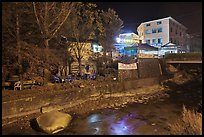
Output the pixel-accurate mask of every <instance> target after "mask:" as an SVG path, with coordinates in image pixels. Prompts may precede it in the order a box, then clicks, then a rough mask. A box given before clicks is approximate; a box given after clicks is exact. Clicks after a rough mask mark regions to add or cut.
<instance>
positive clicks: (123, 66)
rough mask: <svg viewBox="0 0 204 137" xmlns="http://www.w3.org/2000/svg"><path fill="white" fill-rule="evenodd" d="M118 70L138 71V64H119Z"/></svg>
mask: <svg viewBox="0 0 204 137" xmlns="http://www.w3.org/2000/svg"><path fill="white" fill-rule="evenodd" d="M118 69H119V70H131V69H137V64H136V63H131V64H124V63H118Z"/></svg>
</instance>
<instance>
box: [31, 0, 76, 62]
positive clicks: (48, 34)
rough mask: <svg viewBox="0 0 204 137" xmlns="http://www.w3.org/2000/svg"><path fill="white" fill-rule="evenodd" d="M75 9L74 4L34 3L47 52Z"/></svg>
mask: <svg viewBox="0 0 204 137" xmlns="http://www.w3.org/2000/svg"><path fill="white" fill-rule="evenodd" d="M74 7H75V3H73V2H33V10H34V14H35V17H36V22H37V24H38V26H39V28H40V31H41V34H42V36H43V39H44V45H45V48H46V50H48V49H49V41H50V40H51V39H52V38H53V37H54V36H55V34H56V33H57V32H58V31H59V30H60V28H61V26H62V25H63V23H64V22H65V21H66V19H67V17H68V16H69V15H70V13H71V11H72V10H73V9H74ZM47 59H48V57H47Z"/></svg>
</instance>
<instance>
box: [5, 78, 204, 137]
mask: <svg viewBox="0 0 204 137" xmlns="http://www.w3.org/2000/svg"><path fill="white" fill-rule="evenodd" d="M175 81H180V83H178V82H177V83H176V82H175ZM201 82H202V78H200V77H199V78H196V79H194V80H192V77H190V76H185V77H183V76H181V77H174V78H172V79H168V80H166V81H164V82H163V83H162V85H155V86H152V87H146V88H141V89H137V90H136V91H134V90H130V91H124V92H118V93H106V94H95V95H94V94H93V95H92V97H89V98H87V99H85V100H78V101H76V103H73V104H70V105H66V104H65V105H66V108H64V109H61V110H60V111H63V112H66V113H69V114H71V115H72V116H73V117H74V118H77V117H79V116H83V115H88V114H90V113H91V112H94V111H96V110H101V109H109V108H115V109H116V108H123V107H124V108H125V107H126V105H127V104H131V103H138V104H140V103H141V104H143V105H146V104H149V103H151V104H152V103H154V102H158V101H160V102H163V101H165V100H169V101H170V102H174V103H175V104H178V106H179V108H182V105H184V104H185V105H186V106H187V107H188V108H191V109H196V108H197V106H198V104H199V101H200V100H201V98H202V96H201V95H202V94H201V93H202V90H201ZM170 97H171V98H170ZM148 102H149V103H148ZM143 111H148V110H143ZM39 115H40V114H39V113H34V114H32V115H27V116H25V117H19V118H17V119H13V120H12V119H10V120H9V121H7V122H6V120H5V122H4V123H5V124H3V126H2V133H3V134H33V135H40V134H45V133H42V132H39V131H36V130H35V126H33V125H32V124H31V120H32V119H34V118H36V117H37V116H39ZM146 128H147V129H148V127H146ZM144 129H145V128H143V131H145V130H144ZM62 133H63V134H68V133H67V132H62ZM59 134H60V133H59ZM149 134H151V133H149ZM152 134H153V133H152Z"/></svg>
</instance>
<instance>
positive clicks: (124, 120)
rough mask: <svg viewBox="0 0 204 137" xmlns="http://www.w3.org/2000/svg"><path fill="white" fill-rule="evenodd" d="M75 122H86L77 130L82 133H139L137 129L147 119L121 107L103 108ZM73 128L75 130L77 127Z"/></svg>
mask: <svg viewBox="0 0 204 137" xmlns="http://www.w3.org/2000/svg"><path fill="white" fill-rule="evenodd" d="M75 122H76V123H84V124H82V125H81V127H82V128H81V129H78V130H77V131H78V132H80V134H89V135H91V134H92V135H94V134H95V135H133V134H134V135H137V134H139V133H138V131H137V129H138V128H139V127H140V126H141V125H144V124H146V123H145V121H142V120H140V119H139V116H138V114H137V112H127V111H123V112H121V110H120V109H118V110H114V109H112V110H111V109H105V110H101V111H100V112H97V113H94V114H91V115H89V116H88V117H87V118H84V119H81V120H80V119H78V120H76V121H75ZM78 126H79V125H78ZM78 126H76V127H78ZM71 130H72V131H73V130H75V128H72V129H71ZM75 131H76V130H75Z"/></svg>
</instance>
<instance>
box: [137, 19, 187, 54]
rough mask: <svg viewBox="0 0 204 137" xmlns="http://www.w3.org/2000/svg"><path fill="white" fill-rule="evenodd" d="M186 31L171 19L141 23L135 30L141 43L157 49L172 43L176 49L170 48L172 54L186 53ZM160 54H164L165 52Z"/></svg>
mask: <svg viewBox="0 0 204 137" xmlns="http://www.w3.org/2000/svg"><path fill="white" fill-rule="evenodd" d="M186 30H187V28H186V27H185V26H184V25H182V24H181V23H179V22H178V21H176V20H175V19H173V18H172V17H166V18H162V19H157V20H152V21H147V22H143V23H141V24H140V25H139V27H138V28H137V32H138V35H139V37H140V38H141V39H142V43H147V44H150V45H151V46H154V47H158V48H161V47H162V46H164V45H167V44H168V43H172V44H174V45H176V48H172V50H173V51H172V53H177V52H188V50H187V37H186V36H187V33H186ZM162 49H165V48H162ZM174 50H176V51H174ZM168 52H169V51H168ZM160 53H164V54H165V52H160Z"/></svg>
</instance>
